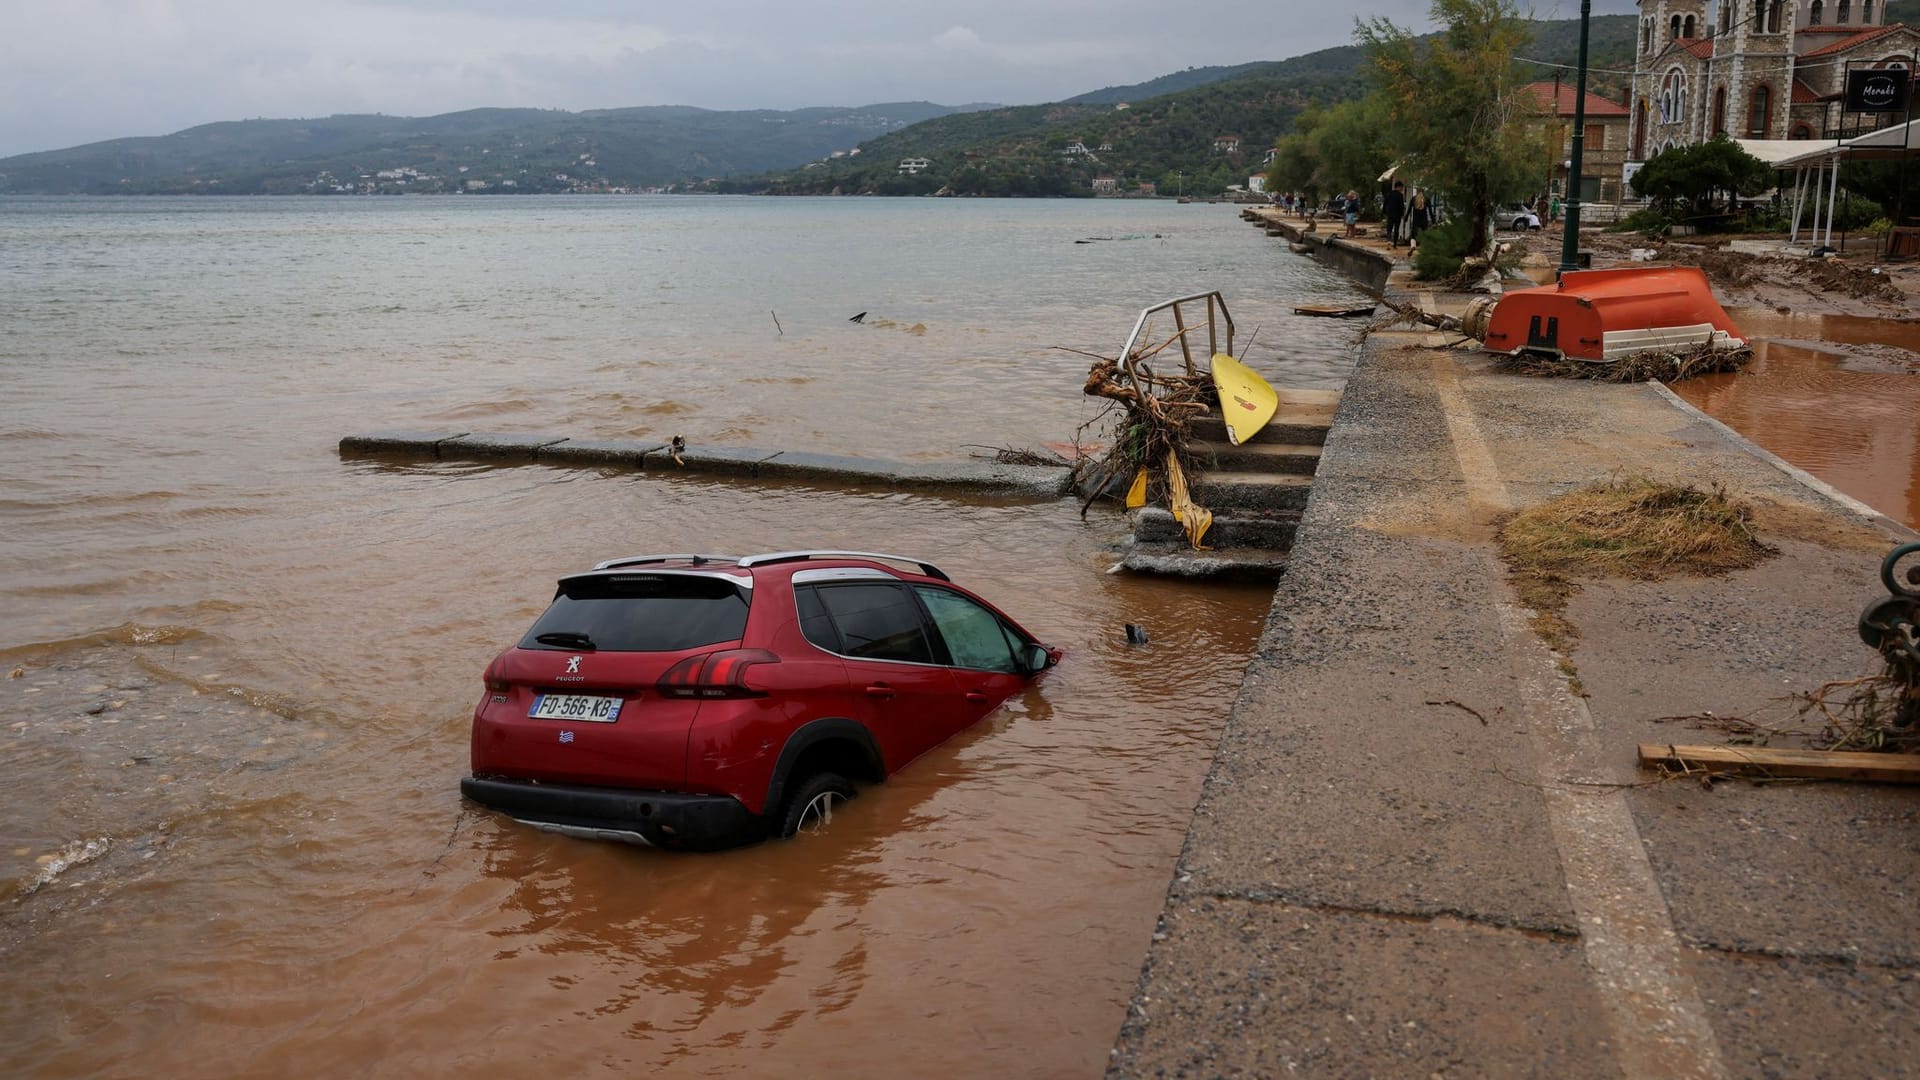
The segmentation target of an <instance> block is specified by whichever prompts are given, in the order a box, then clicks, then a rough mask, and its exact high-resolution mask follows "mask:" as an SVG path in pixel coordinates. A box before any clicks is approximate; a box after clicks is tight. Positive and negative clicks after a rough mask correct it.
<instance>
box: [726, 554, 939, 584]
mask: <svg viewBox="0 0 1920 1080" xmlns="http://www.w3.org/2000/svg"><path fill="white" fill-rule="evenodd" d="M807 559H884V560H886V561H887V562H900V563H906V564H908V565H909V566H913V567H917V568H918V569H919V571H920V572H921V573H922V574H925V575H926V576H928V577H930V578H938V579H940V580H941V581H952V580H953V579H952V578H950V577H948V576H947V573H946V571H944V570H942V569H940V568H939V567H937V566H935V565H933V564H932V563H930V562H928V561H926V560H925V559H916V558H914V557H913V556H911V555H888V554H885V553H883V552H878V551H828V550H819V551H770V552H767V553H766V554H765V555H749V556H747V557H746V558H744V559H741V560H740V565H741V566H742V567H745V568H748V569H751V568H752V567H755V566H769V565H772V564H773V563H783V562H801V561H804V560H807Z"/></svg>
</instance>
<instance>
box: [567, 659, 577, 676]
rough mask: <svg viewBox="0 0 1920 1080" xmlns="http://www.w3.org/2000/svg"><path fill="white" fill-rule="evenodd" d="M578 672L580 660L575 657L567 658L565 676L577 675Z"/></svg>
mask: <svg viewBox="0 0 1920 1080" xmlns="http://www.w3.org/2000/svg"><path fill="white" fill-rule="evenodd" d="M579 672H580V658H579V657H577V656H569V657H567V674H569V675H577V674H579Z"/></svg>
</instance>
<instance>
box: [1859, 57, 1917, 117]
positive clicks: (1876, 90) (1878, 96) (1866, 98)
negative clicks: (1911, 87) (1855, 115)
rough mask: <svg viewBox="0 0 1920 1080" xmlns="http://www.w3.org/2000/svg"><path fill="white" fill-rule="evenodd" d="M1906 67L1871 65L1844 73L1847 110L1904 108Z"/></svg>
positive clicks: (1867, 111) (1897, 110) (1893, 109)
mask: <svg viewBox="0 0 1920 1080" xmlns="http://www.w3.org/2000/svg"><path fill="white" fill-rule="evenodd" d="M1907 77H1908V72H1907V69H1906V68H1871V69H1868V70H1865V71H1849V72H1847V111H1848V112H1861V113H1885V112H1899V111H1900V110H1902V109H1904V108H1906V107H1907Z"/></svg>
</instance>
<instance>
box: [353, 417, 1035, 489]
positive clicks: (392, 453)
mask: <svg viewBox="0 0 1920 1080" xmlns="http://www.w3.org/2000/svg"><path fill="white" fill-rule="evenodd" d="M340 456H341V457H343V458H389V459H392V458H402V459H413V460H433V461H479V462H488V463H492V464H502V465H505V464H522V465H553V466H561V467H575V468H627V469H633V470H636V471H640V472H649V473H653V472H657V473H661V474H663V475H664V474H667V473H675V472H683V473H693V474H706V475H712V476H733V477H750V478H754V479H780V480H803V481H814V482H824V483H836V484H845V485H849V486H860V487H869V486H872V487H887V488H895V489H916V490H934V491H967V492H985V493H995V494H1002V495H1008V496H1014V497H1021V498H1029V499H1035V500H1050V499H1057V498H1061V497H1063V496H1065V495H1066V494H1067V491H1068V485H1069V483H1070V476H1069V470H1068V468H1067V467H1066V466H1065V465H1060V466H1046V465H1003V464H1000V463H998V462H991V461H956V462H919V463H915V462H901V461H888V460H886V459H883V458H864V457H846V456H842V455H838V454H813V453H804V452H796V451H792V450H758V449H749V448H745V447H730V446H682V447H680V448H679V449H678V450H674V449H672V448H670V447H669V446H668V444H667V443H664V442H660V441H657V440H644V439H570V438H566V437H565V436H559V435H532V434H489V433H483V432H468V431H376V432H370V433H368V434H364V435H348V436H346V437H345V438H343V439H341V440H340Z"/></svg>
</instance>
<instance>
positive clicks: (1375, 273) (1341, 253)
mask: <svg viewBox="0 0 1920 1080" xmlns="http://www.w3.org/2000/svg"><path fill="white" fill-rule="evenodd" d="M1244 216H1245V217H1246V218H1247V219H1248V220H1249V221H1255V222H1257V223H1259V224H1261V225H1264V226H1265V227H1266V228H1267V230H1268V232H1269V233H1277V234H1278V235H1279V236H1280V237H1282V238H1284V239H1286V240H1287V241H1288V242H1289V243H1295V244H1312V245H1313V247H1314V250H1313V253H1312V257H1313V258H1315V259H1318V260H1319V261H1321V262H1323V263H1325V264H1327V265H1328V266H1331V267H1333V268H1334V269H1335V270H1338V271H1340V272H1341V273H1343V274H1345V275H1346V276H1348V277H1350V278H1352V279H1353V280H1355V281H1357V282H1359V283H1360V284H1362V285H1364V286H1366V287H1367V288H1369V289H1372V290H1373V291H1374V292H1376V293H1377V292H1381V291H1383V290H1385V289H1386V287H1387V280H1388V277H1389V276H1390V275H1391V274H1392V273H1393V267H1394V259H1393V257H1392V256H1390V255H1388V254H1387V253H1386V252H1383V251H1379V250H1376V249H1374V248H1371V247H1368V246H1366V245H1365V244H1356V243H1354V242H1353V241H1351V240H1348V239H1346V238H1344V237H1341V236H1337V235H1335V233H1336V232H1338V231H1340V230H1341V229H1342V226H1341V225H1339V224H1338V223H1335V222H1326V221H1322V222H1319V223H1318V224H1319V225H1322V226H1325V227H1326V229H1325V231H1322V230H1320V229H1315V230H1314V231H1312V232H1308V231H1307V227H1306V222H1305V221H1304V220H1303V219H1300V218H1289V217H1286V216H1285V215H1284V214H1283V213H1282V212H1281V211H1278V210H1274V209H1271V208H1262V209H1257V210H1247V211H1245V213H1244Z"/></svg>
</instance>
